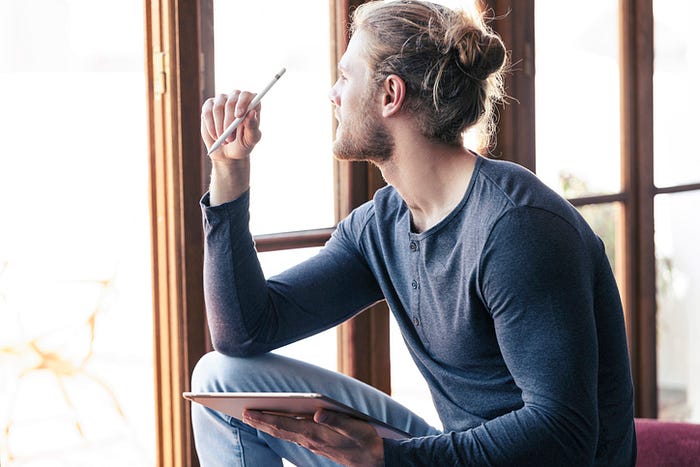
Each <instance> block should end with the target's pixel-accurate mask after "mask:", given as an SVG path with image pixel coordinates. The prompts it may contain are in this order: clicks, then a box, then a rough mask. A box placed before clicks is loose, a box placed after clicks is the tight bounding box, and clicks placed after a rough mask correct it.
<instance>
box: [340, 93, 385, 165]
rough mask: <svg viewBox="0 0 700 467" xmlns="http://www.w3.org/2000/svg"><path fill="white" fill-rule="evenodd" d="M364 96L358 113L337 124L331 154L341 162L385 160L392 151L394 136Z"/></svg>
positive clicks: (378, 161) (377, 161) (375, 161)
mask: <svg viewBox="0 0 700 467" xmlns="http://www.w3.org/2000/svg"><path fill="white" fill-rule="evenodd" d="M369 102H370V99H369V97H368V96H366V98H365V99H362V104H361V105H360V109H359V111H358V112H355V113H354V114H353V117H351V118H347V119H346V120H345V121H343V122H342V123H340V125H339V126H338V130H337V135H336V140H335V142H334V143H333V154H334V155H335V157H336V158H337V159H339V160H343V161H368V162H373V163H380V162H386V161H388V160H389V159H391V156H392V154H393V152H394V137H393V136H392V135H391V134H389V132H388V131H387V129H386V127H385V126H384V125H383V123H382V122H381V120H380V118H379V116H378V115H377V113H376V111H375V110H374V109H371V108H370V106H369Z"/></svg>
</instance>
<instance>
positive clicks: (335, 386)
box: [192, 352, 440, 467]
mask: <svg viewBox="0 0 700 467" xmlns="http://www.w3.org/2000/svg"><path fill="white" fill-rule="evenodd" d="M192 391H193V392H204V391H218V392H256V391H260V392H318V393H321V394H325V395H327V396H330V397H332V398H334V399H337V400H339V401H340V402H342V403H344V404H346V405H350V406H352V407H355V408H357V409H359V410H360V411H362V412H365V413H368V414H371V415H373V416H374V417H376V418H378V419H380V420H383V421H385V422H387V423H389V424H390V425H394V426H396V427H397V428H401V429H402V430H404V431H406V432H408V433H411V434H413V435H414V436H427V435H434V434H438V433H440V432H439V431H438V430H437V429H435V428H433V427H431V426H430V425H428V423H426V422H425V421H424V420H423V419H422V418H421V417H419V416H418V415H416V414H414V413H413V412H411V411H410V410H408V409H407V408H405V407H403V406H402V405H400V404H399V403H397V402H396V401H394V400H393V399H391V398H390V397H389V396H387V395H386V394H384V393H383V392H381V391H378V390H377V389H374V388H373V387H371V386H368V385H366V384H364V383H362V382H360V381H358V380H355V379H352V378H349V377H347V376H345V375H342V374H340V373H335V372H333V371H328V370H325V369H323V368H319V367H316V366H313V365H310V364H307V363H304V362H301V361H298V360H293V359H290V358H287V357H283V356H280V355H276V354H265V355H261V356H258V357H253V358H232V357H227V356H225V355H222V354H219V353H217V352H211V353H209V354H207V355H205V356H204V357H202V359H201V360H200V361H199V362H198V363H197V366H196V367H195V369H194V372H193V375H192ZM192 426H193V429H194V439H195V446H196V449H197V454H198V456H199V461H200V463H201V465H202V467H216V466H247V467H268V466H269V467H272V466H281V465H282V458H284V459H288V460H289V461H291V462H292V463H294V464H295V465H298V466H335V465H338V464H336V463H334V462H331V461H330V460H328V459H326V458H325V457H320V456H317V455H315V454H313V453H312V452H310V451H308V450H307V449H305V448H303V447H301V446H298V445H296V444H294V443H290V442H287V441H282V440H280V439H277V438H274V437H272V436H269V435H267V434H265V433H262V432H258V431H257V430H255V429H253V428H252V427H250V426H248V425H246V424H244V423H243V422H240V421H238V420H236V419H235V418H232V417H230V416H228V415H225V414H222V413H220V412H216V411H214V410H211V409H209V408H206V407H204V406H202V405H200V404H197V403H192Z"/></svg>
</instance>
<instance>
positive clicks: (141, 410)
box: [0, 0, 156, 467]
mask: <svg viewBox="0 0 700 467" xmlns="http://www.w3.org/2000/svg"><path fill="white" fill-rule="evenodd" d="M144 90H145V71H144V60H143V8H142V5H141V4H140V3H139V2H121V1H104V2H99V3H97V2H92V1H89V0H61V1H49V0H41V1H33V2H16V1H15V2H1V3H0V102H2V105H0V125H2V128H3V130H2V136H0V153H1V154H2V157H0V200H1V201H0V224H1V225H2V228H1V229H0V464H2V465H3V466H8V467H12V466H15V465H30V464H37V465H38V464H56V465H104V464H105V459H107V458H108V459H109V461H110V463H111V464H113V465H133V466H149V465H153V464H154V462H155V457H156V454H155V408H154V407H155V404H154V400H153V384H154V383H153V316H152V298H151V293H152V289H151V277H150V270H151V269H150V266H151V262H150V243H149V242H150V223H149V213H148V196H149V190H148V176H147V175H148V158H147V152H146V148H147V144H146V128H147V127H146V121H147V112H146V102H145V92H144Z"/></svg>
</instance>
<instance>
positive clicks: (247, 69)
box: [214, 0, 335, 234]
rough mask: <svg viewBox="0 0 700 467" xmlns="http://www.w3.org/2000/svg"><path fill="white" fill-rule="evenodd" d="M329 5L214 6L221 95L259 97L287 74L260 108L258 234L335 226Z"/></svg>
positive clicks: (221, 0)
mask: <svg viewBox="0 0 700 467" xmlns="http://www.w3.org/2000/svg"><path fill="white" fill-rule="evenodd" d="M328 5H329V2H328V0H314V1H310V2H304V3H303V4H302V3H299V2H290V1H287V0H268V1H261V2H240V1H231V0H215V1H214V33H215V37H214V40H215V53H216V66H215V69H216V75H215V80H216V92H217V93H225V92H230V91H232V90H233V89H245V90H249V91H252V92H258V91H260V90H261V89H262V88H263V87H264V86H265V85H266V84H267V83H268V82H269V81H270V80H271V79H272V78H273V77H274V75H275V73H277V72H278V71H279V70H280V69H281V68H282V67H286V68H287V72H286V74H285V75H284V76H283V77H282V78H281V79H280V80H279V82H278V83H277V84H276V85H275V86H274V87H273V88H272V89H271V90H270V92H269V94H267V95H266V96H265V99H263V102H262V107H263V111H262V122H261V130H262V132H263V139H262V141H261V142H260V143H259V144H258V146H257V147H256V149H255V151H254V154H253V169H252V179H251V230H252V231H253V233H255V234H263V233H274V232H285V231H292V230H305V229H312V228H322V227H329V226H332V225H334V222H335V219H334V216H335V212H334V198H333V196H334V193H333V155H332V151H331V145H332V136H333V134H332V123H333V115H332V113H331V104H330V101H329V99H328V92H329V90H330V87H331V84H332V83H331V77H330V70H331V64H330V26H329V15H330V13H329V9H328ZM300 15H301V16H300ZM300 18H303V21H302V23H300V22H299V21H298V20H299V19H300ZM292 19H294V20H292ZM302 214H303V215H302Z"/></svg>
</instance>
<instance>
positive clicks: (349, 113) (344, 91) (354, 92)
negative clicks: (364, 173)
mask: <svg viewBox="0 0 700 467" xmlns="http://www.w3.org/2000/svg"><path fill="white" fill-rule="evenodd" d="M364 45H365V37H364V33H363V32H362V31H358V32H357V33H356V34H355V35H353V37H352V38H351V39H350V43H349V44H348V48H347V50H346V52H345V54H344V55H343V57H342V58H341V60H340V63H339V64H338V73H339V77H338V81H337V82H336V83H335V85H334V86H333V88H332V89H331V92H330V98H331V101H332V102H333V104H335V116H336V118H337V119H338V129H337V131H336V139H335V143H334V144H333V153H334V154H335V156H336V157H337V158H338V159H340V160H355V161H371V162H384V161H387V160H389V159H390V158H391V155H392V152H393V150H394V140H393V137H392V136H391V135H390V134H389V132H388V131H387V129H386V127H385V125H384V122H383V121H382V116H381V113H380V101H379V96H378V93H379V91H380V90H376V89H375V86H374V84H373V83H372V82H371V79H370V70H369V66H368V64H367V61H366V59H365V58H364V55H363V54H362V50H363V49H364Z"/></svg>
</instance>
